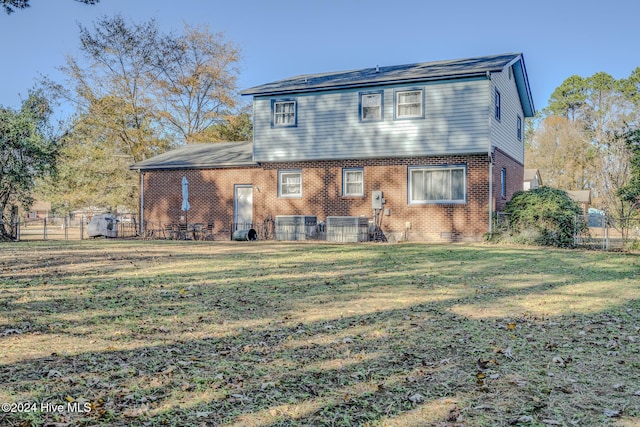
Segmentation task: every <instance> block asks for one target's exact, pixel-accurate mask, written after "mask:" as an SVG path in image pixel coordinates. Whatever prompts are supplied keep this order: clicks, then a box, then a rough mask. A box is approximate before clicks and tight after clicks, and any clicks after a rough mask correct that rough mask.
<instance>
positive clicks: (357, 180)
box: [342, 168, 364, 196]
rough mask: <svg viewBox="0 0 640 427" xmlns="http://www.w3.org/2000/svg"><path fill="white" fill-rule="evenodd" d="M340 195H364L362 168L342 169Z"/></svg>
mask: <svg viewBox="0 0 640 427" xmlns="http://www.w3.org/2000/svg"><path fill="white" fill-rule="evenodd" d="M342 195H343V196H364V170H363V169H362V168H348V169H347V168H345V169H342Z"/></svg>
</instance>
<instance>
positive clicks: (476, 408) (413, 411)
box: [0, 246, 640, 426]
mask: <svg viewBox="0 0 640 427" xmlns="http://www.w3.org/2000/svg"><path fill="white" fill-rule="evenodd" d="M402 249H403V252H401V254H402V255H401V256H396V257H392V259H389V258H390V257H389V254H390V253H391V254H392V255H393V252H392V249H389V247H385V246H380V247H372V248H367V251H366V253H363V252H361V251H353V252H354V253H351V254H350V256H352V257H355V259H354V260H351V261H353V262H354V263H355V264H353V263H350V262H341V261H339V260H336V259H335V258H333V257H334V256H335V255H336V251H338V253H339V252H340V251H343V252H345V253H346V254H348V255H349V252H351V250H350V249H349V247H330V248H321V249H318V250H316V249H314V250H315V251H316V252H320V253H321V254H322V257H324V258H326V260H325V261H315V260H314V261H313V262H310V263H309V265H307V264H306V262H307V261H306V260H307V259H311V258H310V255H309V254H304V253H303V254H298V255H296V256H297V257H298V258H295V257H294V258H293V259H292V258H291V256H292V255H291V253H289V254H288V255H282V256H276V257H274V258H267V259H265V258H263V257H262V256H261V255H260V254H250V255H242V256H240V265H236V266H235V267H233V268H231V265H230V269H229V270H222V271H216V273H215V274H213V276H214V277H211V276H212V274H211V272H207V271H202V272H199V273H196V274H192V275H191V276H192V277H190V278H189V280H182V281H178V280H180V277H179V275H178V274H163V275H161V276H158V275H153V274H147V275H142V276H141V277H138V278H137V279H136V281H135V283H134V284H131V283H129V284H128V285H127V286H129V288H128V289H123V288H122V286H120V287H119V286H117V285H116V284H117V283H119V282H117V281H114V283H111V282H108V283H106V284H105V283H101V286H102V288H101V293H99V294H98V295H96V296H94V297H93V298H95V301H89V304H90V307H92V308H94V309H96V308H97V307H101V308H102V309H103V310H107V311H109V310H114V308H115V307H114V305H113V304H110V303H109V302H108V301H109V300H104V299H100V297H104V296H113V295H119V293H121V294H120V295H121V296H119V297H117V298H116V301H117V302H118V304H117V313H115V314H110V315H104V317H100V316H89V317H88V318H89V319H93V320H92V321H91V324H90V325H89V326H90V327H89V328H87V319H85V318H82V316H81V315H82V313H83V312H84V310H86V309H87V307H86V306H83V305H82V301H78V298H77V297H70V299H71V300H70V302H72V303H73V304H78V306H77V307H78V310H77V313H76V314H77V315H78V318H77V319H75V320H67V321H68V322H69V324H68V325H66V326H65V327H64V330H63V331H62V334H63V335H66V334H70V335H73V334H75V333H77V332H76V331H77V329H82V328H85V329H86V330H87V332H85V333H83V334H81V335H82V338H83V339H85V340H87V339H91V338H93V339H98V340H99V335H100V334H103V333H107V332H108V331H109V330H110V325H104V327H103V328H101V327H100V322H102V321H110V320H111V321H117V320H118V319H120V322H121V325H122V327H123V328H122V329H123V333H122V334H120V335H118V336H117V337H113V336H112V337H110V338H109V339H111V346H112V348H109V347H105V346H106V341H105V343H103V342H100V343H99V344H98V345H97V346H98V347H99V346H102V347H103V349H102V350H100V351H95V350H94V351H92V350H89V349H85V350H82V351H79V352H77V354H65V353H64V352H60V351H57V350H56V351H55V354H50V353H47V354H46V355H44V356H41V357H37V358H33V359H30V360H27V361H15V362H12V363H6V364H3V366H2V368H0V369H1V371H0V382H2V383H3V384H4V385H5V393H4V394H3V396H2V397H4V398H10V397H12V398H14V397H15V398H16V399H19V400H20V401H24V400H27V401H38V402H40V401H44V402H51V401H55V402H60V403H63V402H65V399H67V398H73V399H79V398H84V399H87V400H88V401H90V402H91V403H92V405H93V407H92V411H91V412H90V413H89V414H68V413H65V414H52V413H37V414H3V415H0V423H5V424H6V425H12V424H13V425H17V424H18V423H19V422H21V421H28V422H33V423H34V424H38V423H43V422H45V421H46V422H71V423H72V425H75V424H80V425H83V424H86V425H90V424H93V423H95V422H98V423H102V424H104V425H165V424H168V425H172V424H173V425H221V424H225V425H226V424H234V423H235V424H236V425H274V426H275V425H364V424H366V423H367V422H368V423H371V424H376V423H381V424H393V423H394V422H395V423H398V424H400V425H416V423H417V424H420V423H422V424H423V425H424V423H425V422H432V423H437V422H444V423H450V424H451V425H455V424H456V423H467V422H470V423H471V424H472V425H495V422H496V421H498V422H499V423H502V424H506V423H513V424H518V420H519V419H523V420H527V419H528V418H526V417H532V418H531V419H532V420H542V419H551V420H556V421H558V422H561V423H570V422H579V423H586V422H587V420H588V422H589V424H590V425H599V424H602V425H604V424H605V423H606V422H607V420H608V417H607V416H606V415H604V414H605V410H611V411H616V410H619V411H621V412H620V413H624V414H625V415H630V416H636V417H637V416H639V415H640V414H639V412H640V409H639V407H638V404H637V399H635V401H634V400H633V397H632V396H633V393H634V391H635V390H634V389H633V388H632V387H633V386H632V384H633V381H635V383H636V384H637V383H638V377H637V372H638V369H637V368H638V367H639V366H637V362H633V360H636V359H634V357H637V353H638V344H637V343H635V342H633V341H631V340H630V339H629V337H633V336H634V335H636V336H637V335H638V331H637V327H636V326H634V325H637V320H638V313H639V310H640V307H639V305H638V301H637V300H634V301H631V302H629V303H626V304H624V303H620V302H616V303H615V305H614V304H612V305H611V306H606V307H605V306H603V307H600V310H594V313H590V314H584V313H579V312H578V313H570V312H566V311H562V310H560V311H558V312H556V313H552V314H550V315H545V316H542V315H540V316H539V315H537V314H536V313H523V312H517V313H513V312H511V313H508V312H506V313H505V312H501V313H499V315H497V316H496V315H495V313H494V315H484V316H479V317H476V318H474V317H472V316H462V315H459V314H457V313H456V311H455V310H453V311H452V309H455V308H457V307H459V306H464V305H469V306H473V305H475V304H478V303H483V302H491V301H493V300H495V299H496V298H506V299H509V298H514V297H518V298H520V299H527V298H531V297H537V296H539V295H540V294H541V293H549V292H552V291H554V290H556V289H559V288H561V287H563V286H565V285H566V284H567V281H571V280H573V279H572V277H573V275H570V276H567V275H566V274H565V275H564V276H563V275H562V274H563V273H562V271H552V272H549V271H539V270H538V269H536V268H534V267H530V268H529V269H528V270H527V265H528V264H527V260H524V261H523V259H522V254H521V252H518V250H514V251H513V253H512V254H509V253H506V254H505V253H504V251H498V250H495V251H493V252H492V251H486V250H484V248H482V250H478V249H464V248H459V247H454V248H453V249H452V250H451V252H447V250H442V249H437V250H436V249H433V248H429V247H427V248H426V250H425V248H424V247H418V246H416V247H406V248H402ZM519 253H520V255H518V254H519ZM531 253H532V254H537V255H538V256H539V255H540V252H539V251H532V252H531ZM228 256H231V257H232V256H238V255H225V256H221V257H219V259H217V261H219V262H221V263H224V262H229V263H230V262H231V258H227V257H228ZM424 256H426V257H427V258H428V262H426V261H425V260H420V259H417V258H421V257H424ZM498 257H499V259H496V258H498ZM205 258H206V257H205ZM358 258H359V259H358ZM236 261H237V260H236ZM247 261H250V262H254V263H255V266H256V267H257V268H256V270H252V269H251V267H252V265H251V264H247ZM496 261H499V262H501V263H502V266H503V267H502V268H503V269H504V270H503V271H504V276H503V277H502V276H501V275H500V274H496V272H495V269H496ZM358 262H362V264H358ZM568 262H570V263H572V264H574V267H573V268H576V267H575V265H576V264H577V265H578V266H580V268H583V267H582V265H581V261H580V257H579V256H578V257H576V256H573V255H572V256H571V257H570V259H569V260H568ZM466 264H470V265H466ZM545 268H548V267H545ZM519 269H521V270H523V271H525V270H526V271H527V272H528V274H530V275H532V276H534V277H533V278H531V280H530V281H529V283H528V284H527V285H523V286H518V287H516V288H509V287H505V283H506V282H507V281H508V280H510V277H511V275H512V274H513V272H514V271H517V270H519ZM542 269H543V266H540V270H542ZM588 270H589V267H586V270H581V271H582V273H581V274H584V277H585V278H589V277H591V273H593V274H594V275H596V274H601V273H602V271H601V269H600V268H598V269H594V270H593V271H591V272H590V271H588ZM572 271H573V270H572ZM310 274H311V275H313V277H311V278H310V277H308V276H309V275H310ZM537 274H544V277H542V278H543V279H545V280H546V281H544V282H540V281H539V279H540V277H538V276H536V275H537ZM635 274H636V273H635V272H633V271H632V270H631V269H625V268H624V267H620V268H618V267H616V268H614V269H610V271H608V272H607V275H608V277H611V278H612V279H610V280H620V279H624V280H629V279H633V278H634V277H635V276H634V275H635ZM316 276H317V277H316ZM471 278H473V279H471ZM465 282H467V283H465ZM120 283H121V282H120ZM175 283H179V285H175ZM488 284H490V285H492V286H488ZM483 286H484V288H483ZM635 286H636V287H637V284H636V285H635ZM188 288H191V289H188ZM144 289H148V290H150V292H149V293H144V292H142V291H143V290H144ZM184 289H187V290H186V292H184V293H183V292H182V290H184ZM123 290H126V292H124V294H123V295H124V296H126V297H123V295H122V292H123ZM135 290H137V291H138V292H140V293H141V294H140V295H137V293H138V292H134V291H135ZM164 291H166V292H164ZM394 294H397V295H394ZM434 295H435V297H433V296H434ZM283 296H284V298H283ZM394 297H399V298H398V299H396V300H394V299H393V298H394ZM57 299H59V298H57ZM96 301H98V302H100V303H104V305H101V304H98V303H96ZM385 301H386V302H385ZM52 303H55V305H58V304H61V302H60V301H52ZM73 304H70V303H68V302H63V303H62V306H64V307H65V308H69V307H71V306H72V305H73ZM376 305H378V306H379V308H378V307H376ZM4 307H5V306H3V308H4ZM145 307H147V309H146V310H145ZM149 307H153V309H150V308H149ZM9 308H10V309H11V308H12V307H11V306H10V307H9ZM170 308H171V309H170ZM21 310H22V312H23V313H24V312H29V311H30V310H41V313H43V314H45V313H47V312H49V311H48V309H47V307H46V305H42V302H40V301H39V302H37V304H35V305H30V306H29V305H28V304H27V305H25V306H22V308H21ZM601 310H602V311H601ZM212 311H215V313H213V312H212ZM171 313H173V314H171ZM63 314H65V313H63ZM66 314H68V310H67V312H66ZM33 315H34V316H35V315H36V314H35V313H34V314H33ZM53 319H54V317H51V318H50V319H47V320H48V321H49V320H53ZM140 319H142V322H141V320H140ZM62 320H64V319H62ZM144 322H147V323H144ZM634 322H635V323H634ZM42 325H45V323H42ZM141 325H142V326H141ZM91 328H95V329H97V332H98V333H96V332H91ZM145 328H146V329H145ZM634 328H635V329H634ZM39 331H41V330H39ZM14 338H20V339H23V338H27V339H28V338H29V333H25V334H24V335H21V336H19V337H18V336H14V335H8V336H6V337H3V338H0V344H3V346H4V345H7V344H10V340H11V339H14ZM149 341H151V342H152V343H153V344H150V343H149ZM95 346H96V345H94V347H95ZM128 346H131V349H127V350H121V349H118V347H120V348H122V347H125V348H128ZM72 353H73V351H72ZM634 363H635V365H634ZM594 372H598V375H597V376H596V375H594ZM634 372H635V373H634ZM634 375H635V377H634ZM621 384H622V385H621ZM2 417H4V418H2ZM429 417H431V418H429ZM523 417H525V418H523ZM417 421H419V422H417ZM412 423H413V424H412ZM523 424H526V422H523Z"/></svg>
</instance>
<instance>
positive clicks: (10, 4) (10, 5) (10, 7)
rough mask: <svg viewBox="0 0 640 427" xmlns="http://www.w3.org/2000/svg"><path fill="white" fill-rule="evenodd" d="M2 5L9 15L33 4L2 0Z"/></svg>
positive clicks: (93, 1)
mask: <svg viewBox="0 0 640 427" xmlns="http://www.w3.org/2000/svg"><path fill="white" fill-rule="evenodd" d="M75 1H77V2H78V3H84V4H97V3H99V2H100V0H75ZM0 5H2V8H3V9H4V11H5V12H6V13H7V15H10V14H12V13H13V12H15V11H16V9H26V8H28V7H30V6H31V5H30V3H29V0H0Z"/></svg>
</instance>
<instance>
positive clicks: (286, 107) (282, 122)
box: [271, 100, 297, 126]
mask: <svg viewBox="0 0 640 427" xmlns="http://www.w3.org/2000/svg"><path fill="white" fill-rule="evenodd" d="M271 109H272V111H273V126H296V125H297V117H296V116H297V114H296V113H297V103H296V101H295V100H283V101H272V104H271Z"/></svg>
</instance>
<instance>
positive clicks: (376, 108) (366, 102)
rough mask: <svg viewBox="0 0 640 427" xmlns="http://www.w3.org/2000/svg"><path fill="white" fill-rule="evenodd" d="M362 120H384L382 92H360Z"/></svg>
mask: <svg viewBox="0 0 640 427" xmlns="http://www.w3.org/2000/svg"><path fill="white" fill-rule="evenodd" d="M360 120H361V121H363V122H379V121H381V120H382V92H375V93H361V94H360Z"/></svg>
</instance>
